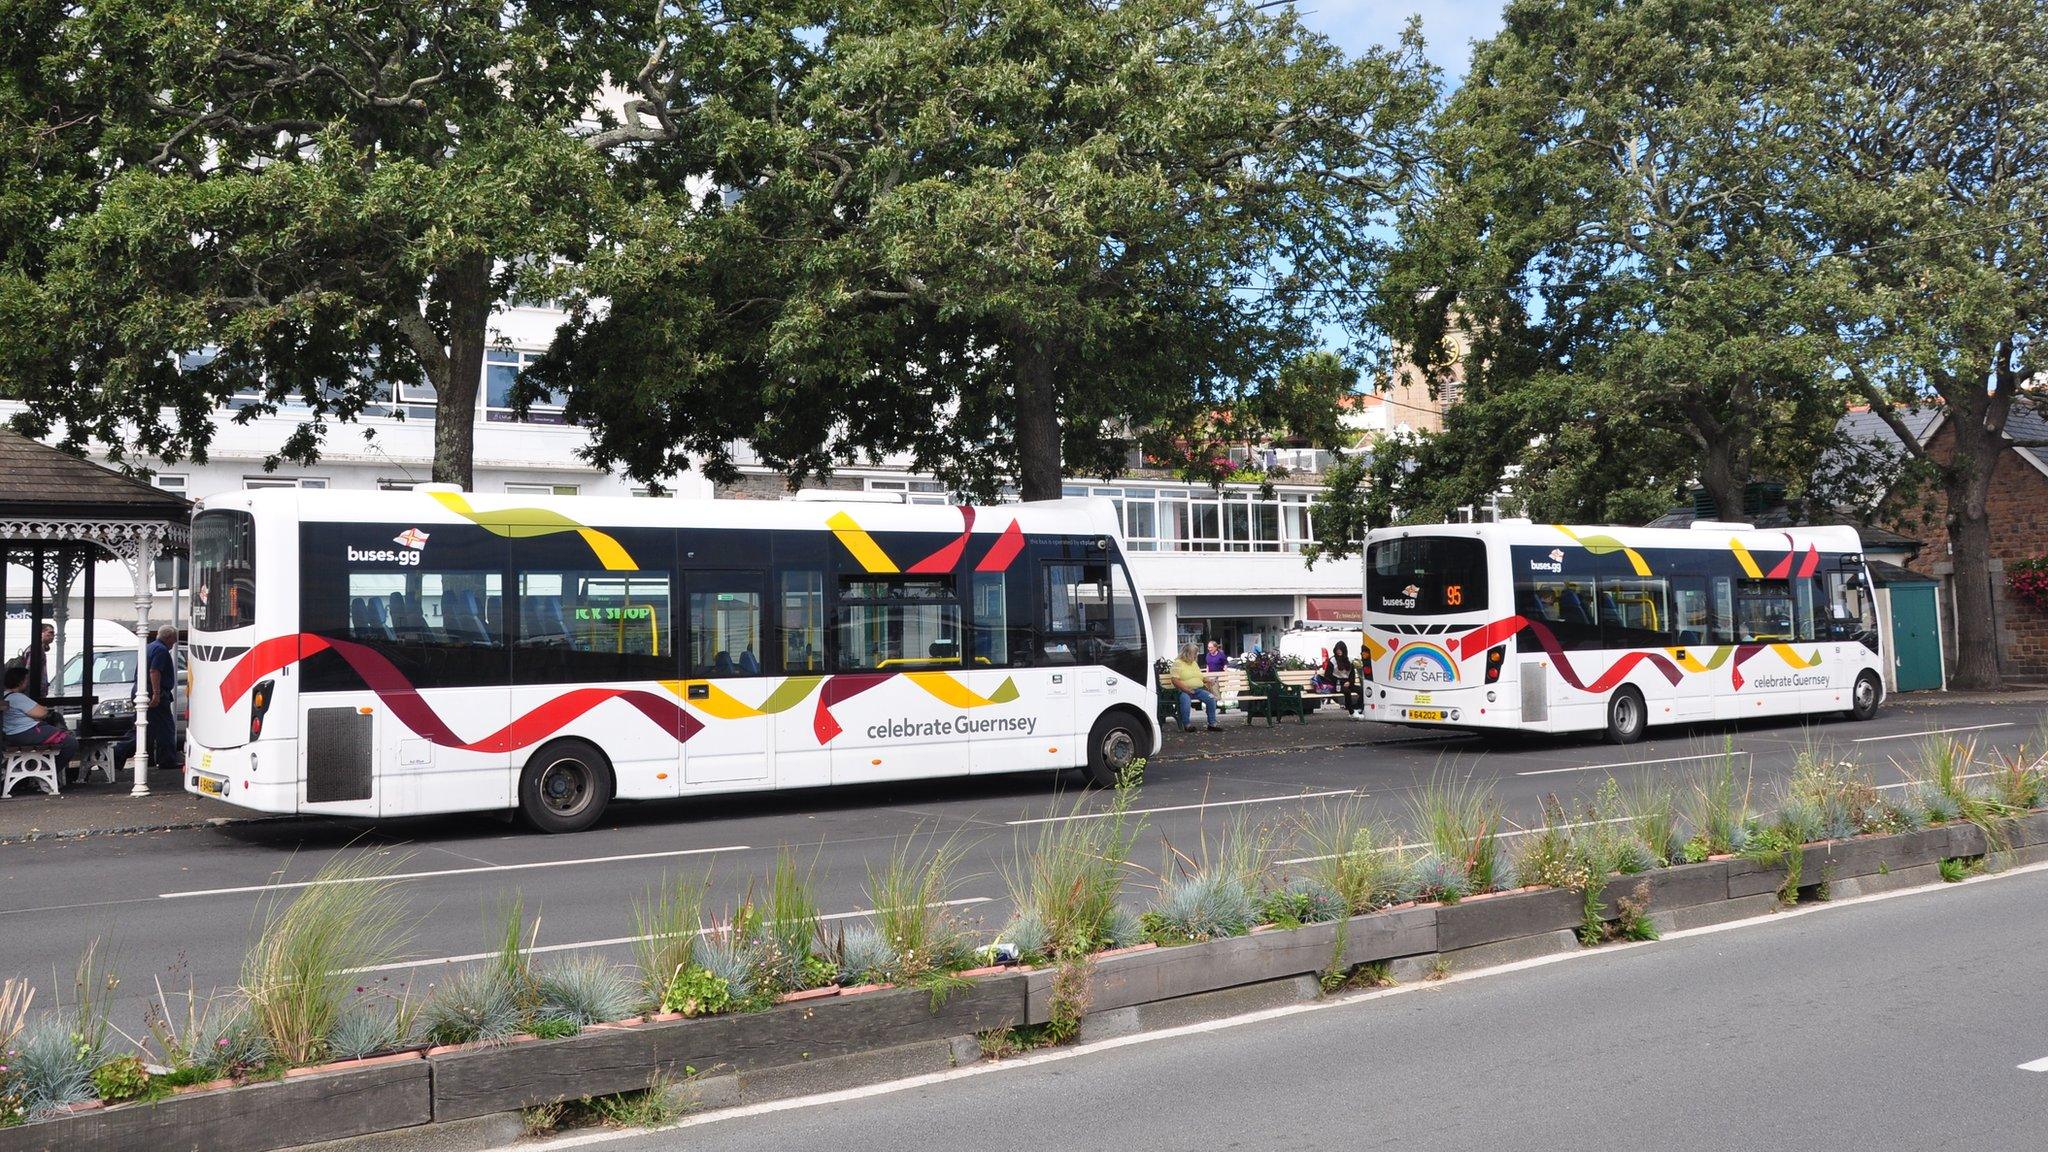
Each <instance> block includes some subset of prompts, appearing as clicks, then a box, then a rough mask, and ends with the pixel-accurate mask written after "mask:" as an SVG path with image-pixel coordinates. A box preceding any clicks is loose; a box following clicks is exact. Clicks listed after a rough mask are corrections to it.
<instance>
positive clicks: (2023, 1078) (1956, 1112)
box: [596, 871, 2048, 1152]
mask: <svg viewBox="0 0 2048 1152" xmlns="http://www.w3.org/2000/svg"><path fill="white" fill-rule="evenodd" d="M2044 901H2048V871H2034V872H2030V873H2027V874H2021V875H2010V876H2005V877H1993V878H1989V879H1987V880H1985V881H1982V882H1972V883H1970V884H1967V885H1965V886H1962V887H1946V888H1943V889H1940V890H1937V891H1933V892H1924V893H1914V894H1904V895H1899V896H1896V897H1895V898H1892V899H1885V900H1881V901H1873V902H1860V903H1854V904H1849V905H1843V906H1835V907H1827V906H1823V907H1821V908H1820V909H1819V910H1818V911H1816V912H1814V913H1811V914H1797V915H1781V916H1778V917H1773V918H1772V919H1771V920H1769V921H1768V922H1765V923H1763V924H1760V925H1751V926H1742V927H1736V928H1732V929H1730V930H1726V931H1718V932H1712V933H1708V934H1696V935H1689V936H1685V937H1683V938H1674V939H1670V940H1666V941H1663V942H1661V943H1658V944H1652V945H1647V946H1640V947H1632V948H1625V949H1611V950H1603V951H1601V952H1592V953H1582V954H1578V955H1575V956H1572V957H1571V958H1569V959H1567V960H1566V961H1564V962H1562V963H1556V964H1550V965H1546V966H1541V967H1533V968H1527V969H1523V970H1520V971H1512V972H1504V973H1499V974H1494V975H1485V976H1481V977H1478V978H1475V979H1454V980H1452V981H1449V982H1446V983H1442V984H1427V985H1420V986H1417V987H1415V988H1413V989H1405V990H1397V991H1396V992H1395V993H1394V994H1392V995H1386V994H1381V995H1377V996H1374V997H1371V998H1366V999H1358V1000H1352V1001H1348V1002H1338V1003H1333V1004H1325V1005H1320V1006H1316V1007H1313V1008H1311V1009H1310V1010H1308V1011H1303V1012H1296V1013H1292V1014H1287V1015H1279V1016H1275V1017H1273V1018H1269V1019H1265V1020H1261V1021H1257V1022H1252V1023H1242V1024H1239V1025H1236V1026H1232V1027H1226V1028H1220V1029H1213V1030H1208V1031H1200V1032H1193V1033H1189V1034H1182V1035H1171V1036H1167V1037H1160V1038H1151V1039H1149V1040H1141V1042H1139V1043H1135V1044H1126V1045H1123V1046H1119V1047H1108V1048H1101V1049H1097V1050H1095V1051H1087V1052H1083V1053H1081V1054H1077V1055H1065V1054H1061V1055H1060V1056H1059V1057H1057V1058H1055V1059H1051V1060H1047V1061H1044V1062H1040V1063H1023V1064H1018V1065H1012V1066H1008V1067H1005V1066H1002V1065H996V1066H993V1068H992V1070H989V1071H986V1072H981V1073H975V1074H969V1075H965V1076H961V1075H958V1074H957V1073H956V1074H954V1076H953V1078H951V1079H947V1080H944V1081H942V1082H939V1083H934V1084H929V1085H926V1086H922V1087H916V1088H911V1089H907V1090H901V1091H894V1092H889V1093H886V1094H877V1095H870V1096H866V1097H863V1098H860V1099H855V1100H851V1101H847V1102H841V1103H833V1104H825V1105H818V1106H813V1107H804V1108H798V1109H794V1110H788V1111H781V1112H776V1113H772V1114H767V1115H741V1116H736V1117H733V1118H729V1119H713V1118H707V1122H703V1123H699V1124H696V1125H692V1126H688V1127H683V1128H679V1129H675V1130H671V1131H665V1132H656V1133H646V1134H623V1133H622V1134H620V1138H619V1139H616V1140H608V1141H606V1142H604V1143H602V1144H599V1145H596V1147H601V1148H605V1149H608V1150H613V1152H665V1150H667V1149H680V1148H711V1147H715V1148H718V1149H720V1150H721V1152H751V1150H754V1149H760V1150H762V1152H780V1150H782V1149H790V1148H824V1147H830V1148H833V1149H836V1150H838V1152H869V1150H874V1152H897V1150H899V1149H904V1148H986V1147H1013V1146H1022V1147H1043V1148H1058V1149H1061V1150H1063V1152H1092V1150H1097V1149H1099V1150H1102V1152H1128V1150H1131V1149H1200V1150H1203V1152H1209V1150H1220V1149H1263V1148H1276V1149H1290V1150H1298V1152H1323V1150H1328V1152H1339V1150H1342V1152H1357V1150H1364V1149H1387V1150H1392V1152H1411V1150H1413V1149H1430V1150H1432V1152H1467V1150H1469V1152H1498V1150H1499V1149H1513V1148H1529V1149H1573V1150H1575V1152H1599V1150H1604V1149H1615V1150H1621V1152H1640V1150H1642V1149H1660V1150H1683V1149H1702V1150H1709V1149H1711V1150H1714V1152H1739V1150H1750V1149H1754V1150H1757V1152H1783V1150H1785V1149H1802V1150H1808V1152H1829V1150H1835V1149H1840V1150H1843V1152H1867V1150H1870V1149H1913V1150H1915V1152H1928V1150H1934V1149H1949V1148H1953V1149H1965V1150H1969V1152H1993V1150H2005V1152H2022V1150H2034V1149H2039V1148H2041V1147H2042V1146H2043V1144H2044V1137H2043V1131H2044V1121H2043V1119H2042V1112H2041V1104H2042V1101H2043V1099H2044V1091H2048V1071H2028V1070H2025V1069H2023V1068H2021V1067H2020V1065H2022V1064H2029V1063H2032V1062H2035V1061H2040V1060H2042V1058H2043V1057H2048V1021H2044V1016H2043V1013H2042V1011H2041V1009H2040V1006H2039V999H2040V993H2041V987H2042V976H2043V974H2044V969H2048V961H2044V960H2043V957H2044V956H2048V920H2044V919H2043V918H2042V917H2040V916H2039V915H2038V914H2037V913H2038V911H2039V909H2040V908H2041V907H2042V904H2043V902H2044ZM2044 1063H2048V1061H2044ZM977 1067H979V1068H990V1067H991V1066H986V1065H983V1066H977Z"/></svg>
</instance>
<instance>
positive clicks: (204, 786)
mask: <svg viewBox="0 0 2048 1152" xmlns="http://www.w3.org/2000/svg"><path fill="white" fill-rule="evenodd" d="M199 790H200V791H201V792H204V793H206V794H207V795H208V796H219V795H222V794H223V793H225V792H226V791H227V785H226V784H225V783H223V782H222V781H219V780H215V779H213V778H211V777H208V776H201V777H200V778H199Z"/></svg>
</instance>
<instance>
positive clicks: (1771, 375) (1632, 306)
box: [1380, 0, 1842, 522]
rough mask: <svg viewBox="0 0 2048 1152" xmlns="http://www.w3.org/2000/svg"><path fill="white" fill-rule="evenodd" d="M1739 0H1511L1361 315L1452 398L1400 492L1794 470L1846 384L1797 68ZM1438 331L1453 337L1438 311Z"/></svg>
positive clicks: (1648, 496)
mask: <svg viewBox="0 0 2048 1152" xmlns="http://www.w3.org/2000/svg"><path fill="white" fill-rule="evenodd" d="M1774 11H1775V9H1774V8H1773V7H1771V6H1769V5H1762V4H1758V3H1755V2H1753V0H1628V2H1622V0H1564V2H1562V3H1557V2H1552V0H1517V2H1515V3H1511V4H1509V6H1508V8H1507V12H1506V17H1505V27H1504V28H1503V29H1502V31H1501V32H1500V34H1499V35H1497V36H1495V37H1494V38H1492V39H1491V40H1489V41H1486V42H1484V43H1482V44H1481V45H1479V46H1478V48H1477V49H1476V51H1475V53H1474V57H1473V67H1472V71H1471V73H1470V74H1469V75H1468V76H1467V78H1466V80H1465V82H1464V84H1463V85H1462V86H1461V87H1460V88H1459V90H1458V91H1457V92H1456V93H1455V94H1454V95H1453V96H1452V97H1451V99H1450V101H1449V102H1448V106H1447V107H1446V109H1445V110H1444V113H1443V115H1442V116H1441V117H1440V118H1439V119H1438V121H1437V124H1436V126H1435V131H1434V134H1433V151H1434V153H1435V155H1436V157H1437V159H1438V168H1437V172H1436V175H1435V191H1436V195H1435V196H1434V197H1432V198H1431V199H1430V200H1429V201H1428V203H1427V206H1426V207H1425V208H1424V210H1422V211H1420V212H1418V213H1415V214H1413V215H1412V216H1410V217H1409V218H1408V219H1407V220H1406V221H1405V224H1404V228H1403V231H1402V235H1403V241H1404V243H1403V250H1402V253H1401V256H1400V257H1399V258H1398V259H1397V261H1396V263H1395V270H1394V273H1393V275H1392V277H1391V278H1390V281H1389V287H1388V291H1387V292H1386V293H1385V294H1384V297H1383V300H1384V305H1383V307H1382V309H1381V312H1380V315H1381V317H1382V318H1383V319H1384V320H1385V322H1386V323H1387V324H1388V326H1389V327H1390V328H1391V329H1392V330H1393V331H1394V332H1396V333H1397V334H1398V335H1399V336H1400V337H1401V338H1402V339H1403V340H1404V342H1405V343H1407V344H1408V346H1410V347H1412V348H1414V349H1415V350H1416V361H1417V363H1418V364H1419V365H1420V366H1421V368H1422V369H1423V370H1425V371H1438V370H1441V369H1442V368H1443V367H1445V361H1446V359H1447V358H1449V357H1452V356H1458V355H1461V354H1462V357H1463V363H1464V367H1465V370H1466V382H1465V387H1464V390H1463V393H1462V396H1461V400H1462V403H1461V405H1460V406H1459V407H1458V408H1457V409H1455V410H1453V411H1452V412H1451V413H1450V415H1449V419H1448V422H1447V427H1446V430H1445V432H1444V434H1443V435H1442V436H1441V437H1440V438H1438V439H1437V440H1436V441H1435V442H1433V443H1431V444H1430V445H1428V446H1426V447H1425V448H1423V449H1421V451H1422V453H1423V455H1424V456H1425V457H1427V459H1426V461H1424V462H1423V464H1422V465H1421V466H1419V467H1417V468H1416V469H1414V470H1413V471H1412V472H1410V473H1408V474H1407V480H1406V482H1405V483H1404V484H1403V485H1402V486H1403V488H1404V492H1403V494H1402V499H1401V500H1400V503H1401V505H1402V507H1403V508H1404V509H1412V510H1415V511H1417V512H1420V513H1428V512H1439V513H1440V512H1442V511H1444V510H1445V509H1446V508H1448V507H1452V506H1456V505H1460V504H1472V503H1480V502H1483V501H1484V499H1485V497H1486V496H1487V495H1488V494H1489V493H1491V492H1493V491H1495V490H1497V488H1498V486H1499V485H1500V483H1501V480H1502V477H1503V475H1504V473H1505V472H1506V470H1507V469H1508V467H1509V466H1511V465H1513V466H1518V467H1519V474H1518V475H1517V476H1516V478H1515V485H1514V487H1515V494H1516V496H1517V498H1518V500H1519V502H1520V503H1521V504H1522V506H1524V507H1525V508H1526V509H1528V510H1529V511H1531V512H1532V514H1534V515H1538V516H1542V517H1549V518H1556V519H1581V520H1594V521H1622V522H1628V521H1638V520H1641V519H1644V518H1647V517H1649V516H1654V515H1656V514H1658V513H1660V512H1662V511H1664V510H1665V509H1666V508H1668V507H1669V506H1670V504H1671V502H1672V500H1673V498H1674V497H1675V496H1677V495H1679V494H1680V493H1682V492H1683V491H1684V489H1686V488H1687V487H1689V486H1690V485H1691V484H1692V483H1693V482H1694V481H1697V482H1698V483H1700V484H1701V485H1703V486H1704V487H1705V488H1706V489H1707V491H1708V492H1709V493H1710V494H1711V495H1712V496H1713V498H1714V500H1715V502H1716V503H1717V504H1718V505H1719V506H1720V510H1721V512H1722V514H1723V515H1726V516H1730V517H1735V516H1739V515H1740V513H1741V511H1742V500H1743V492H1744V489H1745V487H1746V486H1747V484H1748V482H1749V481H1750V479H1751V478H1752V477H1772V478H1778V479H1791V480H1793V481H1795V483H1796V482H1798V481H1799V480H1801V479H1803V478H1804V476H1805V475H1806V473H1807V472H1808V471H1809V470H1810V469H1811V468H1812V467H1813V465H1814V464H1815V462H1816V461H1817V460H1818V459H1819V457H1820V455H1821V449H1822V448H1823V447H1824V445H1825V444H1826V443H1827V441H1828V438H1829V433H1830V432H1831V430H1832V428H1833V427H1834V424H1835V420H1836V417H1837V415H1838V414H1839V411H1840V406H1841V395H1842V389H1841V387H1840V386H1839V385H1838V384H1836V383H1834V382H1833V380H1832V378H1831V377H1830V375H1829V372H1828V367H1827V364H1826V361H1825V359H1824V357H1823V355H1822V353H1821V350H1820V345H1821V342H1822V341H1821V335H1822V334H1823V333H1824V332H1825V329H1826V327H1827V325H1826V308H1827V305H1828V300H1829V296H1828V292H1829V289H1830V286H1831V284H1830V277H1829V276H1828V274H1827V271H1826V270H1825V269H1817V268H1815V267H1814V266H1813V265H1812V264H1811V263H1810V262H1808V261H1807V260H1805V257H1806V255H1807V253H1808V241H1807V233H1808V229H1809V227H1810V222H1809V220H1808V219H1807V218H1805V217H1803V216H1802V215H1801V214H1799V213H1798V212H1797V211H1795V210H1794V207H1795V201H1794V199H1793V197H1792V196H1791V195H1790V187H1791V181H1792V180H1793V178H1794V175H1795V168H1794V165H1793V164H1792V163H1791V161H1792V160H1793V159H1794V158H1795V157H1796V154H1797V151H1798V148H1799V146H1800V145H1799V131H1798V124H1797V120H1796V117H1797V116H1798V114H1799V108H1798V107H1797V105H1796V104H1787V103H1786V102H1785V101H1784V100H1783V97H1784V95H1785V94H1786V93H1787V92H1789V91H1791V90H1793V89H1794V88H1796V87H1797V86H1798V85H1800V84H1801V83H1803V80H1801V78H1800V77H1798V76H1797V75H1796V73H1795V70H1794V65H1795V62H1796V61H1797V56H1796V54H1795V53H1793V52H1792V51H1790V50H1789V49H1788V47H1787V45H1786V44H1785V42H1784V39H1783V37H1782V36H1781V35H1780V33H1779V28H1778V24H1777V21H1776V19H1775V18H1774ZM1453 332H1457V333H1458V334H1459V335H1462V336H1463V337H1464V338H1465V339H1464V341H1463V344H1469V351H1468V350H1466V349H1465V348H1464V347H1463V346H1462V345H1461V343H1460V342H1454V341H1452V340H1450V339H1448V338H1447V337H1448V336H1450V335H1451V334H1452V333H1453Z"/></svg>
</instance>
